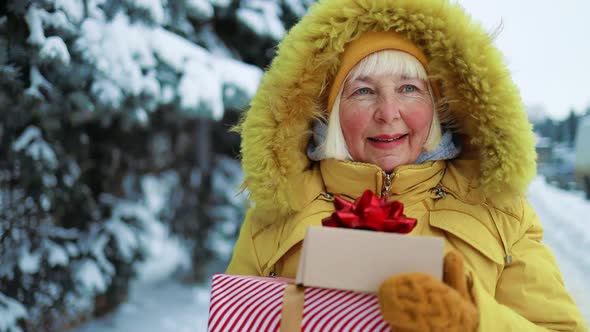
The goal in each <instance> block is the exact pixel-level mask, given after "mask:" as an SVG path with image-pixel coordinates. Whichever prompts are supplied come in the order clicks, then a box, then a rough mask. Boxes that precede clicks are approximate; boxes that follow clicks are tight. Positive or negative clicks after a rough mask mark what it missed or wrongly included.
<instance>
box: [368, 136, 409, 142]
mask: <svg viewBox="0 0 590 332" xmlns="http://www.w3.org/2000/svg"><path fill="white" fill-rule="evenodd" d="M403 136H404V135H402V136H398V137H394V138H371V140H373V141H377V142H393V141H395V140H398V139H400V138H402V137H403Z"/></svg>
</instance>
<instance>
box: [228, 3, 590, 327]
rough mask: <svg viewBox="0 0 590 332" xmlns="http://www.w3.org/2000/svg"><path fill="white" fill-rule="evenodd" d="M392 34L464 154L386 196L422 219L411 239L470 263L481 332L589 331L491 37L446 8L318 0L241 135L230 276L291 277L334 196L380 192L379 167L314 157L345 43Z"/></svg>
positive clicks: (427, 167) (416, 169) (293, 34)
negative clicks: (545, 215)
mask: <svg viewBox="0 0 590 332" xmlns="http://www.w3.org/2000/svg"><path fill="white" fill-rule="evenodd" d="M384 30H394V31H396V32H398V33H401V34H403V35H404V36H405V37H406V38H408V39H410V40H412V41H413V42H414V43H415V44H416V45H418V46H419V47H421V48H422V49H423V51H424V52H425V54H426V55H427V56H428V57H429V74H430V75H431V76H432V77H433V78H434V79H435V80H436V82H437V84H438V86H439V89H440V91H441V94H442V95H443V96H444V97H445V98H446V100H447V101H448V106H449V110H450V111H451V112H452V114H453V118H454V119H455V121H456V126H457V128H456V131H457V133H458V135H460V137H462V140H463V144H464V146H463V152H462V154H461V155H460V156H459V157H458V158H457V159H454V160H451V161H436V162H426V163H423V164H418V165H405V166H400V167H398V168H396V169H395V170H394V174H395V175H394V179H393V182H392V189H391V191H390V194H391V196H390V197H391V199H395V200H400V201H402V202H403V203H404V205H405V213H406V215H408V216H410V217H413V218H417V219H418V224H417V225H418V226H417V227H416V228H415V229H414V230H413V231H412V233H411V235H435V236H440V237H443V238H444V239H445V243H446V249H447V250H448V249H450V248H455V249H457V250H459V251H460V252H461V253H462V254H463V256H464V257H465V262H466V267H467V274H468V277H469V280H471V283H472V288H471V289H472V293H473V296H474V298H475V299H476V303H477V306H478V308H479V312H480V315H481V317H480V330H481V331H512V330H514V331H534V330H540V331H543V330H546V329H549V330H557V331H585V330H586V328H585V327H584V324H583V322H582V319H581V317H580V313H579V311H578V309H577V308H576V306H575V304H574V303H573V301H572V299H571V298H570V296H569V295H568V294H567V292H566V291H565V289H564V286H563V282H562V279H561V275H560V273H559V270H558V268H557V265H556V263H555V260H554V258H553V255H552V254H551V252H550V250H549V249H548V248H547V247H546V246H545V245H543V244H542V243H541V239H542V235H543V230H542V228H541V225H540V224H539V221H538V219H537V217H536V216H535V214H534V212H533V210H532V209H531V207H530V206H529V205H528V203H527V202H526V200H525V199H524V193H525V192H526V189H527V187H528V184H529V183H530V181H531V180H532V178H533V177H534V176H535V157H536V156H535V150H534V138H533V134H532V130H531V126H530V124H529V123H528V120H527V118H526V114H525V112H524V111H523V106H522V103H521V100H520V96H519V93H518V90H517V88H516V87H515V86H514V84H513V83H512V81H511V79H510V74H509V72H508V71H507V69H506V66H505V65H504V63H503V61H502V58H501V55H500V53H499V52H498V51H497V50H496V49H495V48H494V46H493V45H492V41H491V39H490V37H489V36H488V35H487V34H486V33H485V32H484V31H482V29H481V28H480V27H479V26H478V25H477V24H474V23H473V22H471V20H470V18H469V17H468V16H467V15H466V14H465V13H464V12H463V10H462V9H461V8H460V7H458V6H457V5H453V4H450V3H449V2H448V1H446V0H421V1H415V0H389V1H386V0H381V1H374V0H325V1H319V2H318V3H317V4H315V5H314V6H312V8H311V9H310V11H309V13H308V15H307V16H306V17H304V18H303V19H302V20H301V22H300V23H299V24H297V25H296V26H295V27H293V29H291V31H290V32H289V34H288V35H287V36H286V37H285V39H284V40H283V41H282V42H281V44H280V46H279V49H278V54H277V56H276V57H275V59H274V60H273V63H272V65H271V67H270V68H269V70H268V71H267V72H266V74H265V75H264V77H263V80H262V83H261V85H260V87H259V90H258V92H257V94H256V96H255V97H254V99H253V100H252V102H251V105H250V109H249V110H248V111H247V112H246V114H245V117H244V119H243V122H242V123H241V125H240V128H241V134H242V167H243V169H244V175H245V180H244V182H245V183H244V184H245V186H246V187H247V189H248V191H249V193H250V199H251V201H252V203H253V207H252V208H250V209H249V211H248V213H247V215H246V220H245V222H244V224H243V226H242V229H241V232H240V236H239V239H238V242H237V243H236V246H235V248H234V254H233V258H232V261H231V263H230V265H229V267H228V269H227V273H231V274H243V275H262V276H265V275H269V274H271V273H272V274H275V275H279V276H287V277H293V276H294V275H295V273H296V267H297V261H298V258H299V254H300V249H301V242H302V240H303V237H304V234H305V229H306V228H307V226H309V225H320V224H321V219H322V218H324V217H326V216H328V215H330V214H331V212H332V211H333V210H334V205H333V202H332V200H333V197H334V196H335V195H339V196H343V197H346V198H349V199H351V200H352V199H355V198H357V197H358V196H360V195H361V194H362V192H363V191H364V190H365V189H371V190H373V191H374V192H376V193H377V194H379V195H380V194H381V193H382V187H383V176H384V174H383V172H382V171H381V169H379V168H378V167H377V166H375V165H370V164H364V163H357V162H349V161H336V160H323V161H321V162H312V161H311V160H310V159H309V158H308V157H307V154H306V147H307V144H308V142H309V140H310V135H311V123H312V121H313V120H314V119H316V118H318V117H321V116H323V113H322V111H321V110H323V109H325V104H326V99H327V96H326V93H327V92H326V90H327V89H326V86H327V85H328V84H329V82H331V79H332V77H333V75H334V74H335V72H336V71H337V69H338V65H339V55H340V53H341V52H342V51H343V49H344V46H345V45H346V43H347V42H349V41H351V40H353V39H355V38H357V37H358V36H359V35H360V34H362V33H363V32H366V31H384Z"/></svg>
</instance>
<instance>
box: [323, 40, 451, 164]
mask: <svg viewBox="0 0 590 332" xmlns="http://www.w3.org/2000/svg"><path fill="white" fill-rule="evenodd" d="M383 74H385V75H400V76H406V77H411V78H418V79H421V80H424V81H426V82H427V83H428V91H429V94H430V96H431V98H432V105H433V108H434V112H433V117H432V123H431V124H430V130H429V133H428V138H427V139H426V142H425V143H424V146H423V149H424V151H432V150H434V149H435V148H436V147H437V146H438V144H439V143H440V140H441V137H442V128H441V123H440V119H439V115H438V112H437V107H435V105H436V102H435V100H434V95H433V93H432V87H431V85H430V82H429V80H428V74H427V73H426V70H425V69H424V67H423V66H422V64H421V63H420V62H419V61H418V60H417V59H416V58H415V57H413V56H412V55H410V54H408V53H405V52H402V51H397V50H383V51H379V52H375V53H373V54H371V55H369V56H367V57H365V58H364V59H363V60H361V61H360V62H359V63H358V64H357V65H356V66H354V68H352V70H351V71H350V73H349V74H348V75H347V78H346V79H345V80H344V81H345V82H346V81H347V80H355V79H357V78H358V77H360V76H372V75H383ZM343 89H344V84H342V86H341V87H340V91H338V95H337V96H336V99H335V101H334V105H333V106H332V109H331V110H330V113H329V114H330V116H329V118H328V128H327V131H326V138H325V140H324V142H323V143H322V145H321V147H320V148H321V151H322V154H323V155H324V157H325V158H334V159H338V160H352V156H351V155H350V152H349V151H348V147H347V146H346V141H345V139H344V134H343V133H342V126H341V125H340V98H341V96H342V90H343Z"/></svg>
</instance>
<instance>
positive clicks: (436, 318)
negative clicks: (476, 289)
mask: <svg viewBox="0 0 590 332" xmlns="http://www.w3.org/2000/svg"><path fill="white" fill-rule="evenodd" d="M444 282H445V283H443V282H441V281H439V280H437V279H435V278H434V277H432V276H430V275H426V274H423V273H406V274H402V275H396V276H393V277H391V278H389V279H387V280H386V281H385V282H383V284H382V285H381V287H380V288H379V292H378V294H377V295H378V298H379V304H380V307H381V312H382V314H383V318H384V319H385V321H386V322H388V323H389V325H390V326H391V330H392V331H400V332H406V331H421V332H428V331H475V330H476V329H477V325H478V323H479V312H478V310H477V307H476V306H475V304H473V300H472V298H471V295H470V294H469V290H468V288H469V287H468V285H467V280H466V278H465V274H464V270H463V258H462V257H461V255H460V254H459V253H458V252H456V251H451V252H449V253H448V254H447V255H445V262H444Z"/></svg>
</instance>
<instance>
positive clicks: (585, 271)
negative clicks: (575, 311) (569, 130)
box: [528, 177, 590, 323]
mask: <svg viewBox="0 0 590 332" xmlns="http://www.w3.org/2000/svg"><path fill="white" fill-rule="evenodd" d="M528 198H529V201H530V203H531V205H532V206H533V207H534V208H535V211H536V212H537V215H538V217H539V219H540V220H541V223H542V224H543V228H544V229H545V243H546V244H547V245H548V246H549V247H551V248H552V249H553V253H554V254H555V258H556V259H557V263H558V265H559V267H560V269H561V274H562V275H563V278H564V282H565V286H566V288H567V289H568V290H569V292H570V294H571V295H572V297H573V298H574V300H575V301H576V303H577V304H578V306H579V307H580V310H581V311H582V316H583V317H584V319H585V320H586V322H587V323H588V322H590V287H589V286H590V255H589V253H590V221H589V220H588V216H590V202H589V201H587V200H585V199H584V197H583V193H581V192H568V191H564V190H561V189H558V188H556V187H552V186H550V185H548V184H547V183H545V181H544V179H543V178H541V177H539V178H537V179H536V180H535V181H533V183H532V184H531V186H530V188H529V192H528Z"/></svg>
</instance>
